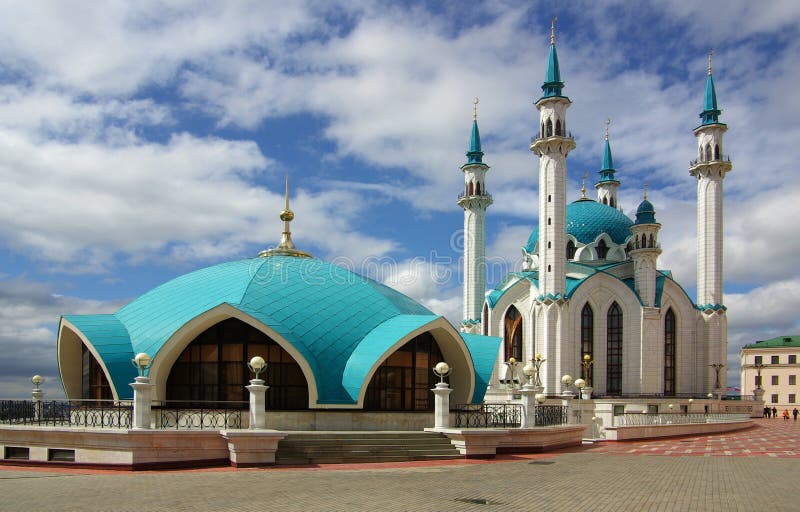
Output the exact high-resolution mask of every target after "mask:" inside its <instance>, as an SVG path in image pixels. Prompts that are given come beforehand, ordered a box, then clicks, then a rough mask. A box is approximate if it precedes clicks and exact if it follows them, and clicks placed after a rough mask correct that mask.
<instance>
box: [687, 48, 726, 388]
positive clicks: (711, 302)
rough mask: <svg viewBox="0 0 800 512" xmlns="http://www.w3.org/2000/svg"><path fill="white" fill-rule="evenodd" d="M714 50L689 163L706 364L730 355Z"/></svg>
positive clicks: (708, 383) (711, 378)
mask: <svg viewBox="0 0 800 512" xmlns="http://www.w3.org/2000/svg"><path fill="white" fill-rule="evenodd" d="M713 53H714V51H713V50H712V51H711V53H710V54H709V56H708V77H707V78H706V91H705V97H704V101H703V112H701V113H700V119H702V122H701V124H700V126H698V127H697V128H695V129H694V135H695V137H697V148H698V150H697V160H695V161H694V162H692V163H691V166H690V167H689V173H690V174H691V175H692V176H694V177H696V178H697V306H698V307H699V308H700V310H701V311H703V319H704V320H705V323H706V340H707V344H708V352H707V358H708V360H707V361H706V366H707V367H711V366H713V365H724V364H725V362H726V360H727V348H728V341H727V317H726V315H725V306H724V305H723V297H722V292H723V290H722V286H723V274H722V256H723V255H722V234H723V233H722V181H723V179H724V178H725V175H726V174H727V173H728V172H729V171H730V170H731V168H732V165H731V161H730V158H727V157H724V156H723V153H722V150H723V145H722V136H723V135H724V134H725V132H726V131H727V129H728V127H727V126H726V125H725V124H723V123H720V122H719V114H720V113H721V110H720V109H719V108H718V107H717V93H716V90H715V88H714V79H713V77H712V72H711V56H712V55H713ZM725 382H726V373H725V371H724V370H723V371H721V372H720V378H719V385H720V386H721V387H724V386H725ZM715 385H716V375H715V371H708V372H706V379H705V386H704V387H705V388H706V389H712V388H714V387H715Z"/></svg>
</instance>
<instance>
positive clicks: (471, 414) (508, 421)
mask: <svg viewBox="0 0 800 512" xmlns="http://www.w3.org/2000/svg"><path fill="white" fill-rule="evenodd" d="M453 412H455V413H456V417H455V426H456V428H517V427H519V426H520V425H522V413H523V411H522V404H459V405H457V406H456V408H455V409H454V411H453Z"/></svg>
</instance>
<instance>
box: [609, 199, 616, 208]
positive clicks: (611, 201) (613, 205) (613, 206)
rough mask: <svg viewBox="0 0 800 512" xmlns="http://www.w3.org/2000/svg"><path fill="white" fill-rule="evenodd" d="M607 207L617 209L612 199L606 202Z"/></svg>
mask: <svg viewBox="0 0 800 512" xmlns="http://www.w3.org/2000/svg"><path fill="white" fill-rule="evenodd" d="M608 205H609V206H610V207H612V208H616V207H617V205H616V203H614V198H613V197H612V198H611V199H609V200H608Z"/></svg>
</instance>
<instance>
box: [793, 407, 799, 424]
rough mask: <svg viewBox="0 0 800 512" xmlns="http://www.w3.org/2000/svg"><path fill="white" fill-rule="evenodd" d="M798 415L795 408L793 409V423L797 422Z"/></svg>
mask: <svg viewBox="0 0 800 512" xmlns="http://www.w3.org/2000/svg"><path fill="white" fill-rule="evenodd" d="M798 414H800V413H798V411H797V407H795V408H794V409H792V416H794V421H797V415H798Z"/></svg>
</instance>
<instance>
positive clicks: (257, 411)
mask: <svg viewBox="0 0 800 512" xmlns="http://www.w3.org/2000/svg"><path fill="white" fill-rule="evenodd" d="M245 388H247V390H248V391H249V392H250V429H264V428H267V411H266V404H267V388H269V386H265V385H264V381H263V380H261V379H253V380H251V381H250V385H249V386H245Z"/></svg>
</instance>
